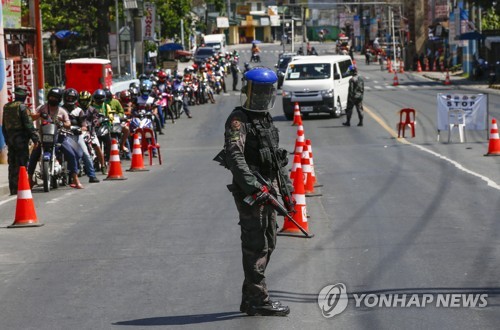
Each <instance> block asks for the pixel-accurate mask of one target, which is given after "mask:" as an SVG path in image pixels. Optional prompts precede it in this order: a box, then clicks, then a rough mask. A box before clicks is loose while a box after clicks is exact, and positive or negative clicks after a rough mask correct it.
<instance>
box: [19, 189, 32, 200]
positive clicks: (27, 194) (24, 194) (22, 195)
mask: <svg viewBox="0 0 500 330" xmlns="http://www.w3.org/2000/svg"><path fill="white" fill-rule="evenodd" d="M32 198H33V196H32V195H31V190H18V191H17V199H32Z"/></svg>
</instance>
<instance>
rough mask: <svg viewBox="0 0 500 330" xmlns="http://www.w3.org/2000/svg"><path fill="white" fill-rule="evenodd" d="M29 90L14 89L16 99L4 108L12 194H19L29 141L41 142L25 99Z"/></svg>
mask: <svg viewBox="0 0 500 330" xmlns="http://www.w3.org/2000/svg"><path fill="white" fill-rule="evenodd" d="M27 96H28V91H27V89H26V87H24V86H17V87H15V89H14V101H13V102H9V103H7V104H6V105H5V106H4V108H3V126H2V132H3V135H4V136H5V140H6V142H7V148H8V150H9V158H8V162H9V190H10V194H11V195H15V194H17V183H18V180H19V167H20V166H26V167H27V166H28V160H29V141H30V140H31V141H33V143H34V144H35V146H36V145H37V144H38V143H39V142H40V137H39V136H38V132H37V130H36V129H35V127H34V126H33V120H32V119H31V117H30V113H29V110H28V108H27V107H26V105H25V104H24V101H26V97H27Z"/></svg>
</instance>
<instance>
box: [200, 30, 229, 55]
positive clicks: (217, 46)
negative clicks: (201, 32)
mask: <svg viewBox="0 0 500 330" xmlns="http://www.w3.org/2000/svg"><path fill="white" fill-rule="evenodd" d="M203 44H204V45H205V46H204V47H212V48H213V49H214V50H215V51H216V52H223V53H225V52H226V35H225V34H207V35H206V36H204V37H203Z"/></svg>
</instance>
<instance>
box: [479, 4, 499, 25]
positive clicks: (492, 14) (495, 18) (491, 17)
mask: <svg viewBox="0 0 500 330" xmlns="http://www.w3.org/2000/svg"><path fill="white" fill-rule="evenodd" d="M481 29H482V30H500V15H499V14H498V12H497V11H496V10H495V8H493V6H491V7H490V8H488V10H487V11H486V13H485V14H484V16H483V17H482V20H481Z"/></svg>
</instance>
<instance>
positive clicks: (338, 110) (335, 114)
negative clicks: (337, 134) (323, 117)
mask: <svg viewBox="0 0 500 330" xmlns="http://www.w3.org/2000/svg"><path fill="white" fill-rule="evenodd" d="M341 115H342V103H340V99H339V98H338V99H337V105H336V107H335V109H334V110H333V111H332V113H331V114H330V116H331V117H332V118H339V117H340V116H341Z"/></svg>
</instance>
